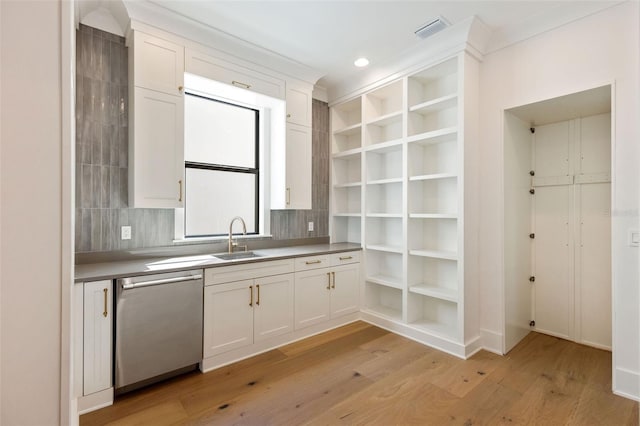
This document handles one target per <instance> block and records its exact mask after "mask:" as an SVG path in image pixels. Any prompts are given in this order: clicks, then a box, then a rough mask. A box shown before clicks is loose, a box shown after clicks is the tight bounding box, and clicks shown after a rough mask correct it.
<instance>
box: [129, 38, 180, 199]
mask: <svg viewBox="0 0 640 426" xmlns="http://www.w3.org/2000/svg"><path fill="white" fill-rule="evenodd" d="M127 41H128V46H129V207H136V208H178V207H183V195H184V98H183V94H182V92H183V84H184V83H183V80H184V48H183V47H182V46H179V45H177V44H175V43H171V42H169V41H166V40H163V39H160V38H158V37H154V36H151V35H148V34H145V33H142V32H138V31H132V32H131V33H130V34H129V36H128V39H127Z"/></svg>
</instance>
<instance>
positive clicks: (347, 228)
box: [331, 214, 362, 244]
mask: <svg viewBox="0 0 640 426" xmlns="http://www.w3.org/2000/svg"><path fill="white" fill-rule="evenodd" d="M361 223H362V219H361V217H360V215H355V214H353V215H352V214H346V215H339V216H338V215H335V214H334V215H333V216H332V227H331V234H332V240H331V242H333V243H345V242H347V243H355V244H362V226H361Z"/></svg>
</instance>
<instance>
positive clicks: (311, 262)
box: [304, 260, 322, 265]
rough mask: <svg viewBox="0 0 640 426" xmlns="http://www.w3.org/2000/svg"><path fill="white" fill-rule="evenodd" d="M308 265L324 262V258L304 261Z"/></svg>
mask: <svg viewBox="0 0 640 426" xmlns="http://www.w3.org/2000/svg"><path fill="white" fill-rule="evenodd" d="M304 263H305V264H307V265H315V264H318V263H322V260H307V261H306V262H304Z"/></svg>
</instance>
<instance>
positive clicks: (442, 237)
mask: <svg viewBox="0 0 640 426" xmlns="http://www.w3.org/2000/svg"><path fill="white" fill-rule="evenodd" d="M409 247H410V249H411V250H429V251H444V252H457V250H458V221H457V220H455V219H410V220H409Z"/></svg>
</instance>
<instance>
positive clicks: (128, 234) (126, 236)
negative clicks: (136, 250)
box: [120, 226, 131, 240]
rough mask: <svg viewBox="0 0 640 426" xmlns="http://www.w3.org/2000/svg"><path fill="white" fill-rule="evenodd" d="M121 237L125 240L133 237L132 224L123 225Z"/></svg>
mask: <svg viewBox="0 0 640 426" xmlns="http://www.w3.org/2000/svg"><path fill="white" fill-rule="evenodd" d="M120 238H121V239H123V240H130V239H131V227H130V226H123V227H121V228H120Z"/></svg>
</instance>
